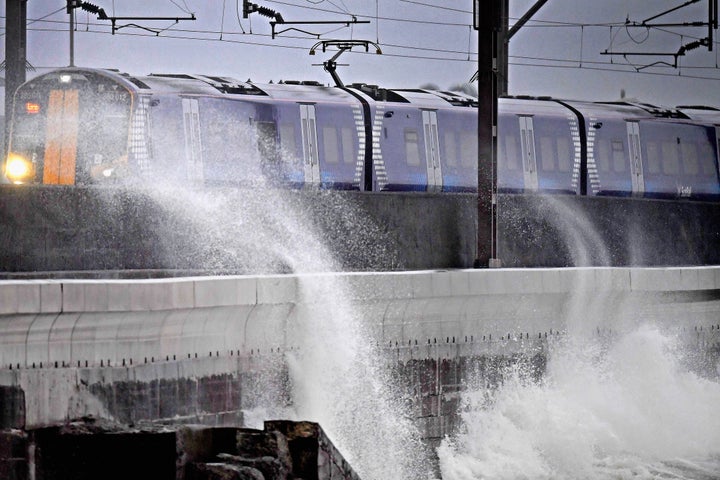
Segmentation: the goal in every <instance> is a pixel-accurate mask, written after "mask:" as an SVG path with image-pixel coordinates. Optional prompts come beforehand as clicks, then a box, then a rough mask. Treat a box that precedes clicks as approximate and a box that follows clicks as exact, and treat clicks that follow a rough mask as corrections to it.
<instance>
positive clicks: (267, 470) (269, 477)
mask: <svg viewBox="0 0 720 480" xmlns="http://www.w3.org/2000/svg"><path fill="white" fill-rule="evenodd" d="M218 460H221V461H223V462H226V463H228V464H231V465H237V466H242V467H249V468H252V469H254V470H259V471H260V472H262V474H263V476H264V478H265V479H266V480H287V479H288V478H292V475H289V473H290V471H291V468H292V467H291V466H290V467H288V466H287V465H284V464H283V463H282V462H281V461H280V460H278V459H277V458H273V457H270V456H266V457H259V458H248V457H240V456H236V455H229V454H227V453H221V454H219V455H218Z"/></svg>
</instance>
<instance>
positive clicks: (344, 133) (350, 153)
mask: <svg viewBox="0 0 720 480" xmlns="http://www.w3.org/2000/svg"><path fill="white" fill-rule="evenodd" d="M340 137H341V139H342V161H343V162H344V163H350V164H352V163H355V150H354V147H355V142H353V131H352V129H351V128H348V127H343V128H341V129H340Z"/></svg>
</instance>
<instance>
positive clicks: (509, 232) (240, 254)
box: [0, 185, 720, 278]
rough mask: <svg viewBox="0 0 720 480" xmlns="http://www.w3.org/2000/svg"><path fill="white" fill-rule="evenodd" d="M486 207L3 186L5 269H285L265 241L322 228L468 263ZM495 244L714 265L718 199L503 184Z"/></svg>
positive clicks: (551, 257)
mask: <svg viewBox="0 0 720 480" xmlns="http://www.w3.org/2000/svg"><path fill="white" fill-rule="evenodd" d="M268 205H272V207H273V208H272V209H268V208H267V206H268ZM477 217H478V204H477V196H476V195H473V194H460V193H457V194H438V193H428V192H381V193H367V192H356V191H347V192H343V191H330V190H287V191H277V190H268V189H242V190H238V189H234V190H232V189H205V190H193V189H184V190H168V189H162V188H160V187H159V186H158V187H157V188H153V189H142V188H136V189H123V188H100V189H97V188H89V187H85V188H81V187H64V186H57V187H52V186H44V187H43V188H35V187H28V186H17V185H0V245H2V246H3V248H2V249H0V278H20V277H33V278H37V277H43V276H44V277H48V276H54V277H58V276H60V277H63V275H64V278H67V277H68V276H69V275H73V276H75V277H80V276H86V277H88V276H93V277H102V278H108V277H110V276H117V277H120V278H127V277H132V276H153V275H155V276H158V275H165V276H167V275H188V274H192V272H201V273H202V274H207V273H213V272H214V273H216V274H274V273H290V272H292V271H295V270H297V269H296V268H295V267H296V266H294V265H288V263H287V261H286V260H287V259H286V258H283V254H281V253H278V252H272V250H273V248H269V247H270V244H272V245H273V246H279V248H280V249H282V250H285V251H286V252H287V251H292V250H297V249H308V250H310V249H313V248H314V246H313V242H316V243H317V241H318V240H317V239H321V242H322V243H323V246H324V247H326V248H327V253H326V257H327V259H328V262H327V263H326V264H325V265H323V268H322V269H320V270H322V271H328V270H334V271H406V270H426V269H443V268H471V267H473V266H474V262H475V259H476V251H477V241H478V240H477V225H478V222H477ZM482 224H483V225H485V224H487V222H482ZM283 235H289V238H288V239H287V243H285V244H283V243H282V237H283ZM308 235H310V236H313V238H314V240H313V239H309V240H307V241H304V240H303V239H304V238H305V236H308ZM300 253H301V252H300ZM495 255H496V257H497V258H498V259H499V260H500V261H501V263H502V265H503V266H504V267H513V268H521V267H570V266H687V265H718V264H720V207H718V204H716V203H705V202H695V201H692V202H691V201H687V200H656V199H643V198H632V197H625V198H613V197H579V196H563V195H537V194H500V195H498V198H497V252H496V253H495ZM330 259H332V262H331V261H329V260H330ZM58 272H63V273H60V274H58Z"/></svg>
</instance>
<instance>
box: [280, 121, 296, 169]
mask: <svg viewBox="0 0 720 480" xmlns="http://www.w3.org/2000/svg"><path fill="white" fill-rule="evenodd" d="M280 149H281V154H282V156H283V158H284V159H286V160H287V161H288V163H290V162H293V161H295V160H296V155H297V139H296V138H295V126H294V125H292V124H289V123H288V124H285V125H280Z"/></svg>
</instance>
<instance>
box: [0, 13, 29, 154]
mask: <svg viewBox="0 0 720 480" xmlns="http://www.w3.org/2000/svg"><path fill="white" fill-rule="evenodd" d="M5 15H6V17H5V18H6V23H5V28H6V30H5V132H4V149H3V150H4V152H5V153H7V146H8V145H7V141H8V138H9V131H10V118H12V112H13V96H14V94H15V90H16V89H17V87H19V86H20V85H22V84H23V83H25V68H26V65H27V51H26V45H27V40H26V38H27V0H5ZM4 157H5V155H3V160H4ZM2 163H3V161H0V164H2Z"/></svg>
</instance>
